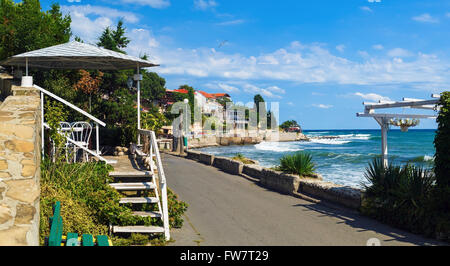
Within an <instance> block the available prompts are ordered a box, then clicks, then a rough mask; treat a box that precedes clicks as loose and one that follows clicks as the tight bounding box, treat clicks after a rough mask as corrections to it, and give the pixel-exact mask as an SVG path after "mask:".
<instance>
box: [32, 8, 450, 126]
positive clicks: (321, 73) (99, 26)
mask: <svg viewBox="0 0 450 266" xmlns="http://www.w3.org/2000/svg"><path fill="white" fill-rule="evenodd" d="M52 2H55V1H41V4H42V6H43V8H44V9H48V8H49V6H50V4H51V3H52ZM56 2H59V3H60V5H61V6H62V10H63V12H65V13H70V14H71V17H72V20H73V22H72V31H73V33H74V35H75V36H80V37H81V38H82V39H83V40H85V41H86V42H90V43H95V42H96V39H97V38H98V36H99V34H100V33H101V31H102V30H103V28H105V27H107V26H113V25H115V24H116V22H117V20H118V19H119V18H123V19H124V21H125V26H126V28H127V36H128V37H129V38H130V39H131V43H130V45H129V47H128V49H127V52H128V53H129V54H132V55H142V54H144V53H146V54H148V55H149V56H150V58H151V60H153V61H155V62H157V63H159V64H161V66H160V67H157V68H154V69H152V70H153V71H155V72H157V73H158V74H160V75H161V76H162V77H164V78H165V79H166V81H167V88H169V89H175V88H177V87H178V86H179V85H182V84H189V85H191V86H193V87H195V88H196V89H200V90H204V91H207V92H211V93H214V92H227V93H229V94H230V95H231V96H232V98H233V100H234V101H235V102H242V103H248V102H250V101H252V100H253V96H254V95H255V94H256V93H259V94H261V95H263V97H264V98H265V100H266V102H279V104H280V120H282V121H284V120H287V119H295V120H297V121H298V122H299V123H300V124H301V125H302V126H303V128H305V129H334V128H335V129H353V128H378V124H377V123H376V122H375V121H374V120H373V119H371V118H357V117H356V113H357V112H362V111H363V105H362V102H363V101H368V102H373V101H378V100H379V99H384V100H401V99H402V97H409V98H422V99H423V98H425V99H428V98H429V97H430V95H431V93H439V92H441V91H443V90H446V89H447V90H448V84H449V82H450V75H449V74H450V73H449V72H450V71H449V69H450V49H449V47H450V38H449V36H450V34H449V33H450V30H449V29H450V27H449V26H450V1H438V0H435V1H413V0H408V1H406V0H395V1H393V0H345V1H336V0H330V1H325V0H315V1H300V0H292V1H291V0H280V1H273V0H272V1H269V0H258V1H256V0H255V1H253V0H246V1H243V0H241V1H237V0H117V1H114V3H111V1H106V0H99V1H87V0H60V1H56ZM397 112H400V113H411V112H414V111H411V110H407V109H405V110H403V109H399V110H397ZM421 113H423V111H422V112H421ZM425 113H427V112H425ZM428 113H429V112H428ZM435 127H436V123H435V122H434V121H433V120H422V123H421V125H420V126H419V127H418V128H435Z"/></svg>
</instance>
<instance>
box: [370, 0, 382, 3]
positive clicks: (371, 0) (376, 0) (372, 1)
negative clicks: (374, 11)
mask: <svg viewBox="0 0 450 266" xmlns="http://www.w3.org/2000/svg"><path fill="white" fill-rule="evenodd" d="M367 2H369V3H381V0H367Z"/></svg>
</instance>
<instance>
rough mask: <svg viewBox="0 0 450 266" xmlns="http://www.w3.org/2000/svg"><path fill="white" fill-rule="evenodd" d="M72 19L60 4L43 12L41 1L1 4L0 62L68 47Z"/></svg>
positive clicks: (53, 5) (4, 2) (4, 0)
mask: <svg viewBox="0 0 450 266" xmlns="http://www.w3.org/2000/svg"><path fill="white" fill-rule="evenodd" d="M71 21H72V20H71V18H70V16H68V15H66V16H63V15H62V13H61V10H60V6H59V5H58V4H52V5H51V8H50V10H48V11H42V10H41V5H40V3H39V0H23V1H22V2H21V3H15V2H14V1H12V0H1V1H0V60H3V59H6V58H8V57H10V56H13V55H16V54H20V53H24V52H28V51H32V50H37V49H41V48H45V47H49V46H52V45H56V44H61V43H66V42H68V41H69V40H70V36H71V34H72V33H71V30H70V23H71Z"/></svg>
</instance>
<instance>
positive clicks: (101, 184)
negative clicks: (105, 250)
mask: <svg viewBox="0 0 450 266" xmlns="http://www.w3.org/2000/svg"><path fill="white" fill-rule="evenodd" d="M111 170H112V167H111V166H109V165H107V164H104V163H84V164H67V163H64V162H61V161H60V160H57V161H56V163H52V162H50V161H49V160H43V161H42V163H41V195H40V196H41V201H40V211H41V216H40V242H41V244H43V243H44V238H45V237H46V236H48V235H49V230H50V227H49V222H48V221H49V217H51V216H52V214H53V211H52V206H53V205H54V204H55V203H56V202H57V201H60V202H61V208H62V209H61V216H62V217H63V223H64V226H63V227H64V234H66V233H68V232H75V233H78V234H82V233H85V234H93V235H95V234H106V233H107V232H108V225H109V224H110V223H111V224H116V225H136V224H145V225H162V223H161V221H160V220H159V219H155V218H150V217H138V216H133V214H132V209H131V206H128V205H123V204H119V200H120V198H121V197H122V196H121V194H120V193H119V192H117V191H116V190H115V189H113V188H112V187H111V186H109V185H108V183H109V182H111V181H112V179H111V178H110V177H109V175H108V173H109V171H111ZM151 207H154V206H151ZM145 209H149V207H146V206H144V207H143V208H142V210H145ZM168 209H169V225H170V226H171V227H176V228H179V227H181V226H182V224H183V219H182V215H183V213H184V212H185V211H186V209H187V204H186V203H184V202H182V201H179V200H178V197H177V195H176V194H174V193H173V192H172V191H171V190H170V189H168ZM148 240H149V241H150V239H148ZM114 241H117V242H115V245H118V244H120V243H122V244H124V245H125V244H129V245H133V244H143V243H144V242H145V237H142V236H134V237H132V238H131V241H130V240H121V239H120V238H118V237H115V238H114Z"/></svg>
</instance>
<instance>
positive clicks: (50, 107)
mask: <svg viewBox="0 0 450 266" xmlns="http://www.w3.org/2000/svg"><path fill="white" fill-rule="evenodd" d="M45 110H46V112H45V115H44V116H45V121H46V122H47V124H48V126H49V127H50V129H49V130H48V135H49V137H50V139H51V140H53V143H54V145H55V154H54V155H53V156H54V157H55V158H59V155H60V154H61V152H62V148H63V146H64V144H65V143H66V138H65V136H63V135H61V133H60V129H61V125H60V122H61V121H66V119H67V116H68V113H67V112H66V111H65V110H64V106H63V104H62V103H60V102H57V101H53V100H50V99H49V100H47V101H46V105H45Z"/></svg>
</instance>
